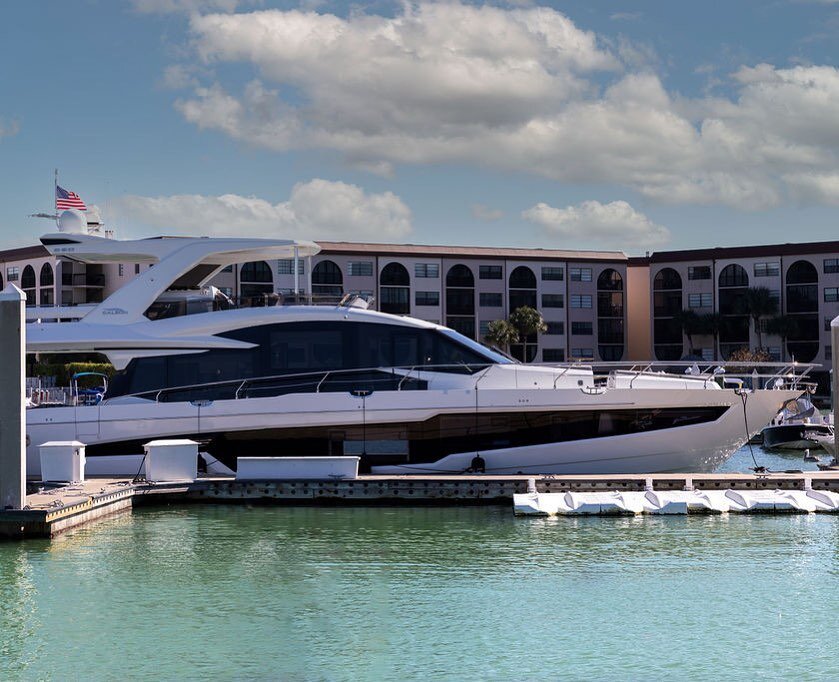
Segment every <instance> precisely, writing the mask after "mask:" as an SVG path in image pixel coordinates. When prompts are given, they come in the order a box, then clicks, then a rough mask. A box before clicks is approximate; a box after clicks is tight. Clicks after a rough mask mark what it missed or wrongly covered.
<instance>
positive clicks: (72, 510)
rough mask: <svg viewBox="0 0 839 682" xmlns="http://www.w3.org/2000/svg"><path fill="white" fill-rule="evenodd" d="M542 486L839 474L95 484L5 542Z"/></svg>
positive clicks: (741, 481)
mask: <svg viewBox="0 0 839 682" xmlns="http://www.w3.org/2000/svg"><path fill="white" fill-rule="evenodd" d="M531 481H532V482H533V483H535V487H536V491H537V492H540V493H543V492H581V493H582V492H606V491H620V492H642V491H644V490H647V489H650V488H652V489H655V490H658V491H668V490H670V491H675V490H684V489H686V488H691V487H692V488H693V489H696V490H754V491H759V490H804V489H806V488H807V487H808V486H809V487H811V488H812V489H813V490H824V491H830V492H837V493H839V472H836V471H829V472H810V473H794V474H788V473H778V474H775V473H773V474H767V475H760V476H756V475H750V474H652V475H638V476H634V475H633V476H557V477H551V476H543V477H532V476H481V475H472V476H359V477H358V478H356V479H346V480H333V479H330V480H310V479H307V480H283V481H276V480H271V481H259V480H254V481H237V480H235V479H233V478H200V479H197V480H196V481H194V482H182V483H178V482H173V483H145V482H143V483H132V482H131V481H129V480H125V479H96V478H94V479H89V480H87V481H85V483H82V484H78V485H72V486H65V487H62V488H53V489H45V490H41V491H39V492H36V493H33V494H30V495H28V496H27V498H26V502H27V504H26V507H25V508H24V509H22V510H6V511H0V538H2V539H25V538H35V537H39V538H51V537H55V536H56V535H59V534H60V533H62V532H64V531H66V530H68V529H70V528H76V527H78V526H81V525H85V524H88V523H92V522H94V521H97V520H100V519H103V518H106V517H108V516H111V515H113V514H118V513H124V512H128V511H130V510H131V509H132V508H133V507H134V506H135V505H155V504H158V505H159V504H167V505H174V504H191V503H227V504H278V505H324V506H337V505H357V506H365V505H416V506H421V505H510V506H511V513H512V500H513V495H514V494H521V493H525V492H527V491H528V484H529V483H530V482H531Z"/></svg>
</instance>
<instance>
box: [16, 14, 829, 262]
mask: <svg viewBox="0 0 839 682" xmlns="http://www.w3.org/2000/svg"><path fill="white" fill-rule="evenodd" d="M4 17H5V21H4V23H3V28H2V29H0V36H1V37H2V40H0V64H2V66H0V88H2V92H3V93H4V96H3V98H2V100H0V159H2V164H0V174H2V178H0V180H2V186H3V188H4V201H3V202H2V204H0V247H12V246H19V245H24V244H28V243H32V242H33V241H34V240H35V239H36V238H37V236H38V235H39V234H41V233H43V232H45V231H47V230H48V228H49V227H50V226H49V224H48V223H47V221H43V220H36V219H30V218H27V217H26V216H27V214H29V213H32V212H35V211H42V210H45V209H49V208H50V205H51V196H52V172H53V168H55V167H58V168H59V169H60V173H61V183H62V185H63V186H65V187H67V188H69V189H72V190H74V191H76V192H78V193H79V194H80V195H81V196H82V198H83V199H85V200H86V201H87V202H88V203H93V204H96V205H97V206H98V207H100V209H101V210H102V212H103V214H104V217H105V219H106V221H107V222H108V223H109V224H110V226H111V227H115V228H116V230H117V234H118V236H122V237H135V236H148V235H153V234H160V233H181V234H250V235H253V236H286V235H287V236H297V237H305V238H311V239H318V238H322V239H346V240H351V241H362V240H371V241H392V242H411V243H443V244H447V243H448V244H492V245H508V246H533V247H538V246H541V247H559V248H594V249H612V248H615V249H623V250H625V251H626V252H628V253H630V254H642V253H643V252H644V251H646V250H656V249H658V250H661V249H671V248H691V247H703V246H716V245H720V246H722V245H732V244H751V243H767V242H786V241H810V240H820V239H833V238H836V237H837V229H836V225H837V222H836V219H835V216H836V210H837V206H839V168H837V163H836V162H837V159H839V117H837V116H836V113H835V112H836V111H839V70H837V68H836V63H837V59H836V58H837V51H839V42H837V41H836V39H835V36H836V35H837V29H839V2H837V3H833V2H829V1H822V2H816V1H813V2H804V1H799V2H792V1H786V0H776V1H774V2H772V1H770V2H705V3H678V2H607V1H601V2H594V3H593V2H576V1H575V2H541V3H539V2H534V3H521V2H517V3H515V4H503V3H499V4H494V5H482V4H478V3H473V4H465V3H457V2H449V3H442V4H441V3H438V4H434V3H419V4H415V5H402V4H393V3H386V2H373V3H370V4H366V5H355V4H354V5H348V4H342V3H332V2H318V1H317V0H308V1H307V2H304V3H302V4H299V5H298V4H296V3H291V2H283V3H275V2H271V0H264V1H263V2H258V1H249V0H240V1H238V2H237V0H136V1H134V2H131V1H127V2H112V1H108V0H87V1H85V0H77V1H75V2H32V3H11V4H9V6H8V7H6V8H5V12H4Z"/></svg>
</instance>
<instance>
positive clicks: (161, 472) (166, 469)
mask: <svg viewBox="0 0 839 682" xmlns="http://www.w3.org/2000/svg"><path fill="white" fill-rule="evenodd" d="M143 448H144V449H145V451H146V467H145V468H146V480H147V481H159V482H162V481H194V480H195V477H196V476H197V475H198V443H196V442H195V441H194V440H186V439H173V440H153V441H151V442H150V443H146V444H145V445H144V446H143Z"/></svg>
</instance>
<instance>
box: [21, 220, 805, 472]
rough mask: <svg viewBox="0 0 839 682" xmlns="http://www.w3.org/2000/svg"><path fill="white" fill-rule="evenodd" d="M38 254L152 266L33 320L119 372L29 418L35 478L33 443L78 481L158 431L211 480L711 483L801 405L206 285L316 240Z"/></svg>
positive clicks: (137, 461) (713, 378) (115, 468)
mask: <svg viewBox="0 0 839 682" xmlns="http://www.w3.org/2000/svg"><path fill="white" fill-rule="evenodd" d="M41 241H42V243H43V244H44V246H46V248H47V249H48V250H49V251H50V252H51V253H53V254H55V255H61V256H63V257H66V258H69V259H74V260H79V261H83V262H87V263H104V262H140V263H153V264H154V267H151V268H147V269H144V270H143V271H142V273H141V274H139V275H138V276H137V277H136V278H135V279H133V280H132V281H131V282H129V283H128V284H126V285H125V286H123V287H122V288H120V289H119V290H117V291H116V292H115V293H113V294H112V295H111V296H109V297H108V298H107V299H106V300H105V301H104V302H102V303H101V304H98V305H95V306H90V307H89V308H87V309H82V310H79V309H68V310H64V311H62V310H54V309H50V310H39V309H37V308H35V309H31V310H30V311H29V313H28V314H29V317H30V318H33V320H34V321H33V322H32V323H30V324H28V325H27V347H28V351H29V352H32V353H35V352H38V353H55V352H61V353H68V352H84V353H94V352H95V353H103V354H104V355H106V356H107V357H108V358H109V360H110V361H111V362H112V363H113V364H114V366H115V368H116V369H117V370H118V371H117V373H116V375H115V376H114V377H113V378H112V379H111V381H110V382H109V384H108V387H107V391H106V392H105V393H104V395H103V396H102V398H101V400H98V401H97V400H93V401H91V400H84V401H81V400H73V401H71V402H72V404H70V405H67V406H54V405H50V406H40V407H39V406H35V407H33V408H32V409H29V410H28V411H27V435H28V442H29V447H28V467H29V471H30V473H31V474H33V475H37V474H38V473H39V470H40V464H39V457H38V446H39V445H40V444H41V443H44V442H46V441H56V440H71V439H76V440H80V441H82V442H83V443H85V444H87V456H88V463H87V471H88V472H90V473H99V474H123V475H124V474H135V473H137V472H138V470H139V467H141V465H142V452H143V448H142V446H143V444H144V443H146V442H148V441H150V440H153V439H156V438H170V437H186V438H191V439H194V440H197V441H199V442H200V443H201V451H202V453H203V455H202V456H203V457H204V458H205V460H206V461H207V463H208V465H209V466H210V468H211V470H212V467H218V466H220V465H224V466H226V467H228V468H230V469H235V467H236V459H237V457H238V456H240V455H263V456H268V455H321V454H360V455H361V457H362V470H366V471H371V472H373V473H388V474H393V473H424V474H427V473H440V474H444V473H453V472H463V471H465V470H467V469H469V468H470V466H471V464H472V460H473V458H474V457H475V456H476V454H480V456H481V457H482V458H483V460H484V463H485V467H486V472H487V473H492V474H508V473H512V474H515V473H534V474H541V473H553V474H574V473H609V474H620V473H639V472H666V471H710V470H712V469H714V468H715V467H716V466H717V465H719V464H720V463H721V462H723V461H724V460H725V459H726V458H727V457H729V456H730V455H731V454H732V453H733V452H734V451H735V450H736V449H737V448H738V447H740V446H741V445H742V444H744V443H745V442H746V440H747V439H748V438H749V437H750V436H752V435H753V434H754V433H756V432H758V431H760V429H761V428H763V426H764V425H765V424H766V423H767V422H768V421H769V420H770V419H771V418H772V417H773V416H774V415H775V414H776V412H777V411H778V409H779V408H780V407H781V406H782V405H783V404H784V403H785V402H786V401H788V400H790V399H793V398H796V397H797V396H799V395H800V394H801V393H802V388H801V387H800V383H799V382H800V376H792V377H790V375H789V373H788V369H784V370H782V371H779V372H778V375H777V377H775V378H773V380H772V381H771V382H770V384H771V386H772V389H771V390H754V391H752V390H749V389H742V388H723V387H722V386H721V385H720V383H718V381H719V379H720V377H719V376H717V375H716V374H715V373H714V372H713V371H712V370H713V369H714V367H713V366H712V367H709V368H707V370H705V371H699V370H696V371H694V372H693V373H687V374H667V373H664V372H660V371H657V370H655V369H654V368H653V367H652V366H646V367H638V368H634V369H629V370H619V369H615V370H612V371H611V372H610V373H609V374H607V375H603V376H600V375H597V374H596V373H595V372H594V371H593V369H592V367H591V366H588V365H575V364H570V365H559V366H556V365H554V366H544V365H541V366H540V365H523V364H518V363H515V362H513V361H511V360H509V359H508V358H506V357H505V356H503V355H502V354H500V353H497V352H495V351H493V350H490V349H488V348H486V347H484V346H482V345H480V344H478V343H476V342H474V341H472V340H470V339H468V338H466V337H464V336H461V335H460V334H458V333H456V332H454V331H452V330H451V329H447V328H445V327H442V326H440V325H436V324H432V323H429V322H424V321H421V320H417V319H412V318H409V317H399V316H394V315H388V314H384V313H379V312H375V311H372V310H367V309H365V306H364V305H352V304H351V305H338V306H334V305H333V306H311V305H309V306H297V305H290V306H289V305H271V306H261V307H249V308H239V309H233V308H230V306H229V305H228V303H229V301H227V300H226V298H225V297H223V296H221V295H219V294H218V292H217V291H215V290H214V289H212V288H211V287H208V286H207V283H208V282H209V280H210V279H211V278H212V277H213V275H215V274H216V273H217V272H219V271H220V270H222V269H223V268H225V267H226V266H228V265H230V264H233V263H241V262H247V261H251V260H264V259H274V258H290V257H295V258H296V257H303V256H308V255H312V254H315V253H317V252H318V250H319V247H318V246H317V245H316V244H314V243H312V242H301V241H289V240H253V239H211V238H194V239H193V238H157V239H144V240H135V241H120V240H114V239H102V238H98V237H95V236H90V235H83V234H71V233H66V232H61V233H56V234H50V235H46V236H45V237H43V238H42V240H41ZM295 270H296V268H295ZM225 308H228V309H225ZM70 318H74V319H76V321H71V322H63V323H54V322H43V321H42V320H44V319H62V320H67V319H70ZM152 318H154V319H152ZM718 373H719V370H717V374H718ZM741 386H742V385H741ZM90 403H93V404H90ZM219 463H220V464H219Z"/></svg>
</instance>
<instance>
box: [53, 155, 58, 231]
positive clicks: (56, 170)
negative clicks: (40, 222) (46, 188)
mask: <svg viewBox="0 0 839 682" xmlns="http://www.w3.org/2000/svg"><path fill="white" fill-rule="evenodd" d="M56 197H58V169H57V168H56V169H55V186H54V187H53V188H52V205H53V208H54V209H55V224H56V225H58V203H57V201H56Z"/></svg>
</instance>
